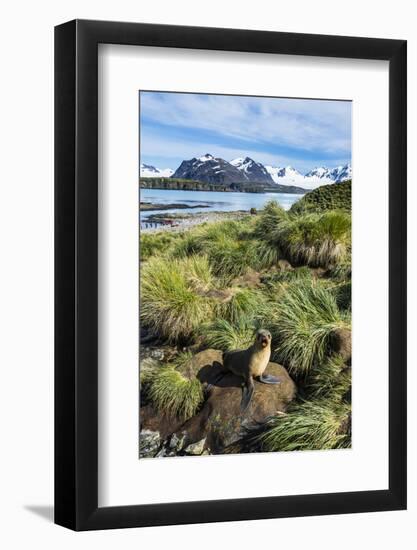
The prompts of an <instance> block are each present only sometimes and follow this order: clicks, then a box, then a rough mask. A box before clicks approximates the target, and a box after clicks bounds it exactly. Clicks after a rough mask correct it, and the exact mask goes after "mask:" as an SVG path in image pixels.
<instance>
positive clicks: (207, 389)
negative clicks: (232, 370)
mask: <svg viewBox="0 0 417 550" xmlns="http://www.w3.org/2000/svg"><path fill="white" fill-rule="evenodd" d="M225 374H226V373H225V372H219V374H218V375H217V376H216V378H215V379H214V380H213V382H210V384H207V386H206V391H207V392H209V391H211V388H212V387H213V386H217V384H218V383H219V382H220V380H221V379H222V378H223V376H224V375H225Z"/></svg>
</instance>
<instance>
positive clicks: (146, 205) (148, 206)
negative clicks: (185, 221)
mask: <svg viewBox="0 0 417 550" xmlns="http://www.w3.org/2000/svg"><path fill="white" fill-rule="evenodd" d="M139 207H140V209H141V210H142V211H143V212H147V211H148V210H155V211H159V210H172V209H173V208H176V209H177V210H192V209H194V208H210V207H209V205H208V204H192V205H190V204H184V203H181V202H180V203H176V202H173V203H168V204H159V203H153V202H140V203H139Z"/></svg>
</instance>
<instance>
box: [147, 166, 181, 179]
mask: <svg viewBox="0 0 417 550" xmlns="http://www.w3.org/2000/svg"><path fill="white" fill-rule="evenodd" d="M173 173H174V170H171V168H165V169H164V170H160V169H159V168H155V166H152V165H150V164H143V163H142V164H141V165H140V177H141V178H170V177H171V176H172V174H173Z"/></svg>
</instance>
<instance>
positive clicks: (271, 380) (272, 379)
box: [258, 374, 282, 384]
mask: <svg viewBox="0 0 417 550" xmlns="http://www.w3.org/2000/svg"><path fill="white" fill-rule="evenodd" d="M258 380H259V382H262V383H263V384H281V382H282V380H281V379H280V378H277V377H276V376H272V375H271V374H261V376H260V377H259V378H258Z"/></svg>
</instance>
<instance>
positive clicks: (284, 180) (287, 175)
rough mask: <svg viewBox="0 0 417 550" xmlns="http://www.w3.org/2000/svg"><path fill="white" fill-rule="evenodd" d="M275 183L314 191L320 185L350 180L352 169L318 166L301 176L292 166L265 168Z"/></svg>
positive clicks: (349, 167)
mask: <svg viewBox="0 0 417 550" xmlns="http://www.w3.org/2000/svg"><path fill="white" fill-rule="evenodd" d="M265 168H266V170H267V171H268V172H269V174H270V175H271V177H272V179H273V180H274V182H275V183H280V184H281V185H297V186H299V187H303V188H304V189H315V188H316V187H319V186H320V185H329V184H331V183H341V182H342V181H346V180H348V179H352V168H351V166H350V164H345V165H344V166H338V167H336V168H333V169H331V168H327V167H325V166H319V167H317V168H314V169H313V170H310V171H309V172H307V173H306V174H305V175H303V174H301V173H300V172H298V170H296V169H295V168H293V167H292V166H287V167H286V168H279V167H277V166H265Z"/></svg>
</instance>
